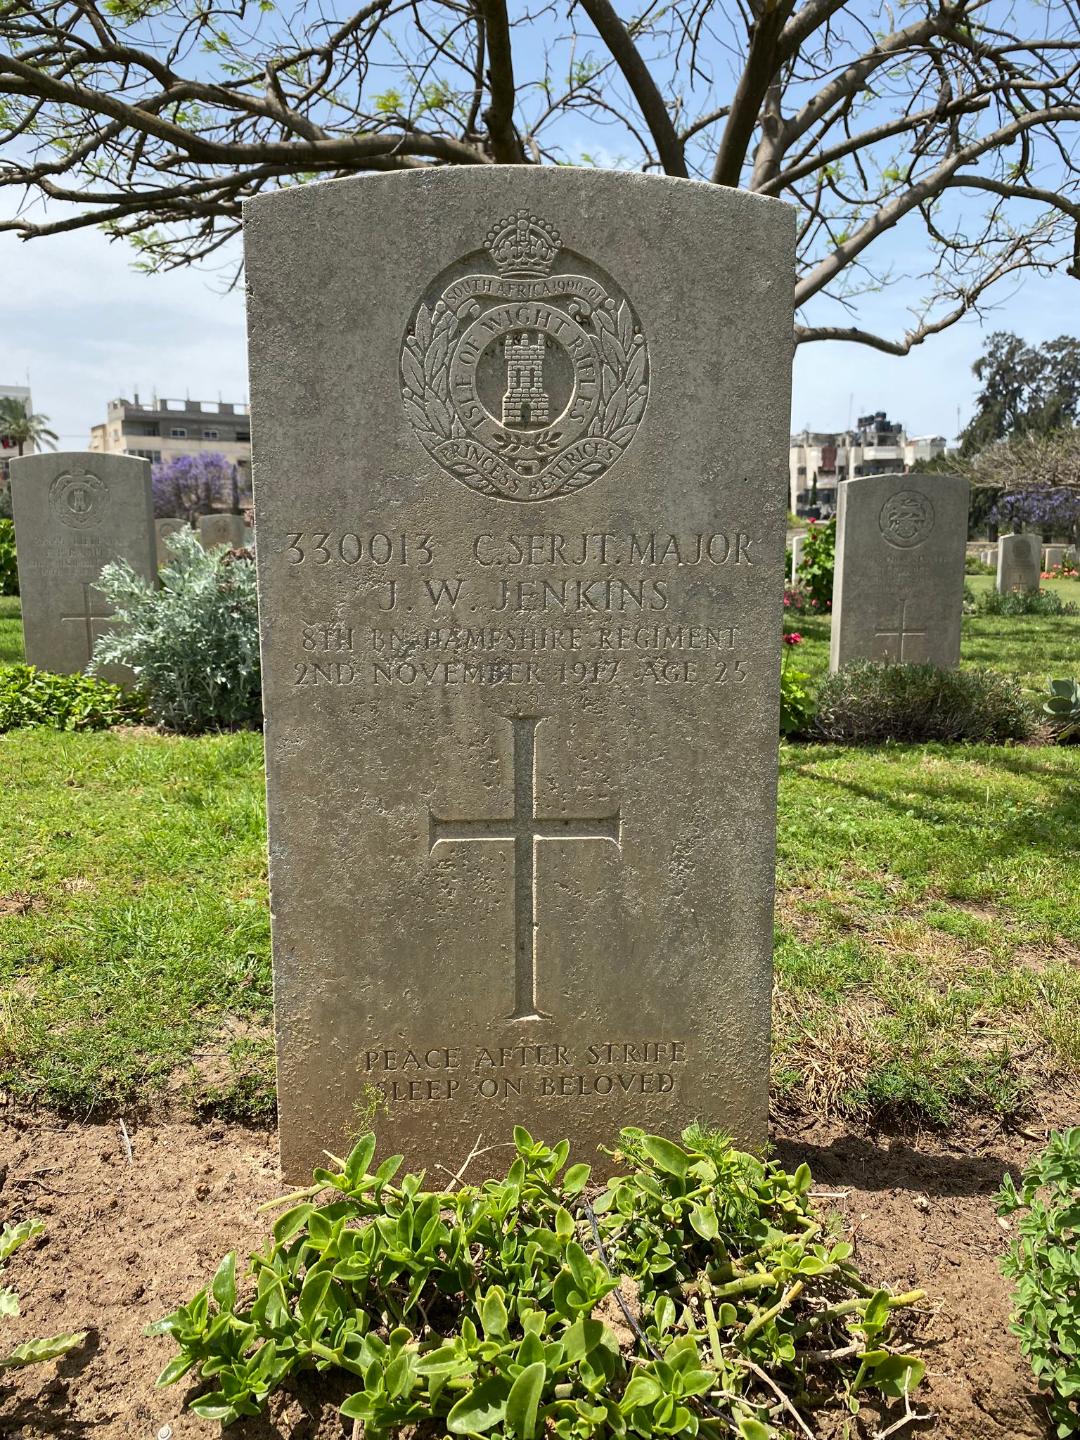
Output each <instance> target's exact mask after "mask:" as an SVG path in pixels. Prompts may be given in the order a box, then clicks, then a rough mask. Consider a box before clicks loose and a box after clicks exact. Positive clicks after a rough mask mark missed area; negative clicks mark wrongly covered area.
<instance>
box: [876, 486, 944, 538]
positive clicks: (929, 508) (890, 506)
mask: <svg viewBox="0 0 1080 1440" xmlns="http://www.w3.org/2000/svg"><path fill="white" fill-rule="evenodd" d="M878 528H879V529H880V530H881V533H882V536H883V537H884V539H885V540H886V541H887V543H888V544H890V545H893V546H895V547H896V548H897V549H898V550H912V549H914V548H915V546H916V545H921V544H922V543H923V541H924V540H927V539H929V537H930V531H931V530H933V528H934V507H933V505H932V504H931V503H930V498H929V496H927V495H924V494H923V493H922V491H921V490H897V491H896V493H895V494H894V495H890V496H889V498H888V500H886V501H885V504H884V505H883V506H882V507H881V514H880V515H879V516H878Z"/></svg>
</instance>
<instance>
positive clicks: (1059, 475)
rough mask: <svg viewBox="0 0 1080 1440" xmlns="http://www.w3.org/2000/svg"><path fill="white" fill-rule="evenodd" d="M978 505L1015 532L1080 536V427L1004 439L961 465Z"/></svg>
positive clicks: (1031, 432)
mask: <svg viewBox="0 0 1080 1440" xmlns="http://www.w3.org/2000/svg"><path fill="white" fill-rule="evenodd" d="M959 468H960V470H961V471H962V473H964V474H966V475H967V477H968V479H969V480H970V481H971V484H972V487H973V489H972V502H973V506H974V505H976V504H980V503H981V505H982V508H983V510H984V512H985V513H986V515H987V516H988V518H989V519H990V520H991V521H993V522H996V523H1000V524H1003V525H1008V526H1011V527H1012V528H1013V529H1015V530H1020V529H1022V528H1023V527H1024V526H1025V525H1026V526H1028V527H1029V528H1030V529H1032V530H1038V531H1039V532H1040V534H1044V535H1053V534H1057V535H1069V536H1070V537H1071V538H1073V539H1076V538H1077V536H1078V535H1080V427H1078V426H1072V427H1070V428H1068V429H1064V430H1055V431H1052V432H1051V433H1050V434H1048V435H1040V434H1038V433H1036V432H1035V431H1034V430H1032V431H1028V432H1027V433H1023V434H1020V435H1017V436H1014V437H1013V438H1011V439H1007V440H998V441H996V442H995V443H994V444H992V445H988V446H986V447H985V448H984V449H983V450H981V451H980V452H979V453H978V454H977V455H974V456H972V457H971V458H970V459H966V460H962V461H960V462H959Z"/></svg>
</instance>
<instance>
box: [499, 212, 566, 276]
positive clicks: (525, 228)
mask: <svg viewBox="0 0 1080 1440" xmlns="http://www.w3.org/2000/svg"><path fill="white" fill-rule="evenodd" d="M561 245H562V241H561V239H560V237H559V232H558V231H557V230H556V229H555V227H554V225H549V224H548V223H547V221H546V220H541V219H540V218H539V216H537V215H530V214H529V212H528V211H527V210H519V211H518V212H517V213H516V214H515V215H508V216H507V217H506V219H505V220H500V221H499V222H498V224H497V225H493V226H492V228H491V229H490V230H489V231H488V233H487V236H486V237H485V239H484V246H485V248H486V250H487V252H488V254H489V255H490V256H491V258H492V260H493V261H494V262H495V266H496V269H497V270H498V271H499V274H500V275H509V276H521V277H523V278H524V277H528V276H537V275H546V274H547V273H548V271H549V270H550V269H551V267H552V265H553V263H554V261H555V256H556V255H557V254H558V253H559V250H560V248H561Z"/></svg>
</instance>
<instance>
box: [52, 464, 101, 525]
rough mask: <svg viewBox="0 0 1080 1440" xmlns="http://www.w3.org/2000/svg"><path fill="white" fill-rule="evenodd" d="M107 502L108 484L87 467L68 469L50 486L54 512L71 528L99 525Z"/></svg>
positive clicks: (63, 523)
mask: <svg viewBox="0 0 1080 1440" xmlns="http://www.w3.org/2000/svg"><path fill="white" fill-rule="evenodd" d="M108 504H109V487H108V485H106V483H105V481H104V480H102V479H100V478H99V476H97V475H90V474H88V473H87V472H86V471H85V470H80V469H78V468H76V469H73V470H68V471H65V473H64V474H62V475H58V476H57V477H56V479H55V480H54V481H53V482H52V484H51V485H50V487H49V505H50V507H51V509H52V512H53V514H54V515H55V516H56V518H57V519H58V520H59V521H60V523H61V525H66V526H67V527H68V528H69V529H70V530H91V529H93V528H94V527H95V526H97V525H100V524H101V522H102V520H103V519H104V518H105V511H106V509H107V507H108Z"/></svg>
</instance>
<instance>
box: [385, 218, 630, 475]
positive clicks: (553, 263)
mask: <svg viewBox="0 0 1080 1440" xmlns="http://www.w3.org/2000/svg"><path fill="white" fill-rule="evenodd" d="M401 390H402V399H403V402H404V405H405V413H406V414H407V415H408V417H409V421H410V423H411V424H412V426H413V428H414V429H415V431H416V433H417V435H418V436H419V439H420V442H421V444H422V445H423V446H424V449H425V450H426V451H427V452H428V454H429V455H430V456H431V457H432V459H433V460H435V461H436V462H437V463H438V464H439V465H440V466H441V467H442V469H443V470H445V471H446V472H447V474H449V475H452V476H453V477H454V479H455V480H459V481H460V482H461V484H462V485H467V486H468V487H469V489H470V490H476V491H479V492H480V493H481V494H483V495H491V496H494V497H496V498H497V499H502V500H518V501H528V500H551V499H554V498H555V497H556V496H559V495H569V494H571V493H572V492H573V491H575V490H580V489H582V487H583V486H585V485H591V484H592V482H593V481H594V480H598V479H599V478H600V476H601V475H603V474H605V473H606V472H607V471H608V470H610V469H611V467H612V465H614V463H615V461H616V460H618V458H619V456H620V455H621V454H622V453H623V451H624V450H625V449H626V447H627V446H628V445H629V444H630V442H631V441H632V440H633V438H634V434H635V432H636V430H637V428H638V425H639V424H640V423H641V417H642V416H643V415H644V413H645V405H646V402H647V400H648V397H649V356H648V347H647V346H646V343H645V337H644V335H643V334H642V332H641V323H640V321H639V320H638V318H637V316H636V315H635V313H634V310H633V308H632V306H631V304H630V302H629V300H628V299H627V298H626V297H625V296H624V295H623V294H622V293H621V291H620V290H619V288H618V286H617V285H616V284H615V283H614V281H613V280H612V279H611V277H610V276H609V275H607V274H606V273H605V272H604V271H602V270H601V269H600V268H599V267H598V266H596V265H593V264H592V263H591V262H589V261H587V260H584V259H583V258H582V257H580V256H577V255H574V256H571V255H570V254H569V253H567V252H564V251H563V249H562V241H561V238H560V236H559V232H558V231H557V230H556V229H555V228H554V227H553V226H552V225H549V224H548V223H547V221H546V220H542V219H541V218H540V217H539V216H537V215H530V214H529V212H528V211H527V210H519V211H518V212H517V214H515V215H511V216H508V217H507V218H506V219H505V220H500V221H499V222H498V224H497V225H494V226H493V227H492V229H491V230H490V231H489V232H488V234H487V237H486V238H485V240H484V248H483V249H482V250H476V251H474V252H473V253H472V254H470V255H467V256H465V257H464V258H463V259H462V260H460V261H459V262H458V263H457V264H455V265H452V266H451V267H449V268H448V269H447V270H444V271H443V272H442V274H440V275H439V276H438V278H437V279H436V280H435V281H434V282H433V283H432V285H431V287H430V288H429V290H428V292H427V294H426V295H425V296H424V298H423V300H422V301H421V303H420V305H419V306H418V307H417V310H416V313H415V315H414V316H413V318H412V320H411V322H410V324H409V328H408V331H407V333H406V335H405V340H404V344H403V345H402V351H401Z"/></svg>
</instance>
